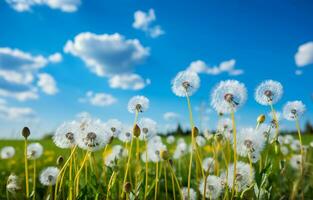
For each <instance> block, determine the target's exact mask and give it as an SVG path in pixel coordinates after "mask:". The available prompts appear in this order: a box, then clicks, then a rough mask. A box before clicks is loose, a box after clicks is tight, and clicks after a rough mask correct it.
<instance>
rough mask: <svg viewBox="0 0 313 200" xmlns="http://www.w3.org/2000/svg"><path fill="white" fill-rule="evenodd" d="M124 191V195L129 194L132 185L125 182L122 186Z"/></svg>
mask: <svg viewBox="0 0 313 200" xmlns="http://www.w3.org/2000/svg"><path fill="white" fill-rule="evenodd" d="M124 190H125V192H126V193H130V192H131V191H132V184H131V183H130V182H126V183H125V185H124Z"/></svg>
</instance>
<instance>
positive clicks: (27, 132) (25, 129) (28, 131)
mask: <svg viewBox="0 0 313 200" xmlns="http://www.w3.org/2000/svg"><path fill="white" fill-rule="evenodd" d="M22 135H23V137H24V138H25V139H27V138H28V137H29V135H30V130H29V128H28V127H24V128H23V130H22Z"/></svg>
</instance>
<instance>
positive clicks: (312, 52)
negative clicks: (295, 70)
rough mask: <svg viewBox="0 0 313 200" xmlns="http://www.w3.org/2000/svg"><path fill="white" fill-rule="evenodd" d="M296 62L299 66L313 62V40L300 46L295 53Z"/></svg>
mask: <svg viewBox="0 0 313 200" xmlns="http://www.w3.org/2000/svg"><path fill="white" fill-rule="evenodd" d="M295 62H296V65H297V66H298V67H304V66H306V65H310V64H313V42H307V43H304V44H302V45H300V46H299V48H298V51H297V53H296V54H295Z"/></svg>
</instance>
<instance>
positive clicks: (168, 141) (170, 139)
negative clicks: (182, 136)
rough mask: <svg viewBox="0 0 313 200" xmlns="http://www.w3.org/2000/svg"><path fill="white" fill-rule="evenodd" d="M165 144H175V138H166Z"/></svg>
mask: <svg viewBox="0 0 313 200" xmlns="http://www.w3.org/2000/svg"><path fill="white" fill-rule="evenodd" d="M166 142H167V143H168V144H173V143H174V142H175V137H174V136H172V135H169V136H167V138H166Z"/></svg>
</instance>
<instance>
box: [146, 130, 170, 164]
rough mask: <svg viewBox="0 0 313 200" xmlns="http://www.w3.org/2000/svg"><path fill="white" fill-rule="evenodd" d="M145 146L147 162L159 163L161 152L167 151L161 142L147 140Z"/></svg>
mask: <svg viewBox="0 0 313 200" xmlns="http://www.w3.org/2000/svg"><path fill="white" fill-rule="evenodd" d="M155 137H157V136H155ZM147 145H148V148H147V153H148V157H149V158H148V160H149V161H152V162H159V161H161V152H162V151H166V150H167V148H166V145H164V144H163V143H162V141H160V142H155V140H149V141H148V144H147Z"/></svg>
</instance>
